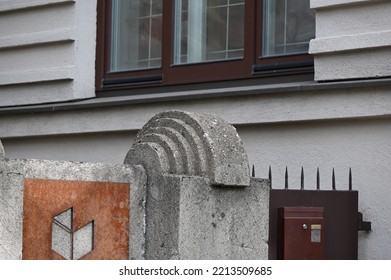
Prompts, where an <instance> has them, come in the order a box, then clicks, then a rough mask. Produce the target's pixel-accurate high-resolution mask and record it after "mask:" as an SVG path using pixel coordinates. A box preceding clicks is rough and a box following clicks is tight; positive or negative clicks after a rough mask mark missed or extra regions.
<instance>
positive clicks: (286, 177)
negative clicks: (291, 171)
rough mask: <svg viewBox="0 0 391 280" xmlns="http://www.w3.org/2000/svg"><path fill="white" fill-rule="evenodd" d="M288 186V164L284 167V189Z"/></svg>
mask: <svg viewBox="0 0 391 280" xmlns="http://www.w3.org/2000/svg"><path fill="white" fill-rule="evenodd" d="M288 188H289V186H288V166H287V167H286V168H285V189H286V190H287V189H288Z"/></svg>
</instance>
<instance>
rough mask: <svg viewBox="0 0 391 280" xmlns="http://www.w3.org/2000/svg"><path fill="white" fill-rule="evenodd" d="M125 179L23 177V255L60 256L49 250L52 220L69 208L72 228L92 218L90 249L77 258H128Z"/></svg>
mask: <svg viewBox="0 0 391 280" xmlns="http://www.w3.org/2000/svg"><path fill="white" fill-rule="evenodd" d="M129 195H130V185H129V184H127V183H105V182H85V181H59V180H41V179H25V181H24V198H23V200H24V201H23V215H24V217H23V251H22V258H23V259H40V260H49V259H63V257H62V256H61V255H59V254H57V253H56V252H54V251H53V250H52V220H53V217H55V216H56V215H58V214H60V213H61V212H63V211H65V210H67V209H69V208H71V207H72V208H73V231H74V232H75V231H77V230H78V229H80V228H81V227H83V226H84V225H86V224H87V223H89V222H91V221H92V220H93V221H94V243H93V247H94V248H93V250H92V252H90V253H88V254H87V255H85V256H83V257H82V258H81V259H91V260H101V259H106V260H108V259H128V256H129Z"/></svg>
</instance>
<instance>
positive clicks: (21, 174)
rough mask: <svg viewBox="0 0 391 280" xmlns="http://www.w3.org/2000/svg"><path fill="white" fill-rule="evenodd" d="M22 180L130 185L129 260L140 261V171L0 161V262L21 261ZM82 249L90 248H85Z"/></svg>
mask: <svg viewBox="0 0 391 280" xmlns="http://www.w3.org/2000/svg"><path fill="white" fill-rule="evenodd" d="M25 178H33V179H51V180H75V181H97V182H118V183H130V186H131V191H130V203H129V204H130V205H129V218H130V223H129V236H130V238H129V258H130V259H143V258H144V243H145V241H144V232H145V229H144V225H145V221H144V218H145V208H144V206H145V185H146V177H145V173H144V170H143V168H142V167H140V166H127V165H111V164H101V163H75V162H58V161H45V160H26V159H4V160H1V161H0V259H21V258H22V242H23V229H22V226H23V189H24V183H23V181H24V179H25ZM64 240H65V239H64ZM64 242H65V241H64ZM65 243H66V242H65ZM89 243H91V242H90V241H89ZM66 245H67V244H62V245H61V244H60V245H56V246H57V247H58V246H60V247H61V246H62V247H66ZM80 246H81V249H80V250H79V249H78V248H76V249H77V250H76V252H81V253H80V254H82V253H83V252H84V251H85V249H84V247H83V246H84V245H80ZM86 246H87V247H88V246H89V247H91V246H90V245H89V244H87V245H86Z"/></svg>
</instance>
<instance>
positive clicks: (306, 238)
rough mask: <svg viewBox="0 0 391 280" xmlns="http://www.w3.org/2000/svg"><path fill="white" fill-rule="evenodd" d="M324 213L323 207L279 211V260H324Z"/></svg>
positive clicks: (285, 208) (293, 208) (288, 208)
mask: <svg viewBox="0 0 391 280" xmlns="http://www.w3.org/2000/svg"><path fill="white" fill-rule="evenodd" d="M323 212H324V208H323V207H281V208H279V209H278V229H277V231H278V240H277V258H278V259H284V260H322V259H324V258H325V257H324V237H325V234H324V232H325V222H324V217H323Z"/></svg>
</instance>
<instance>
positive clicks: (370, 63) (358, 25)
mask: <svg viewBox="0 0 391 280" xmlns="http://www.w3.org/2000/svg"><path fill="white" fill-rule="evenodd" d="M311 7H312V8H313V9H314V10H315V11H316V38H315V39H314V40H312V41H311V42H310V53H311V54H313V55H314V57H315V80H317V81H330V80H344V79H357V78H379V77H384V76H391V67H390V65H391V56H390V53H391V19H390V16H389V15H390V13H391V2H390V1H385V0H377V1H373V0H325V1H319V0H311Z"/></svg>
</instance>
